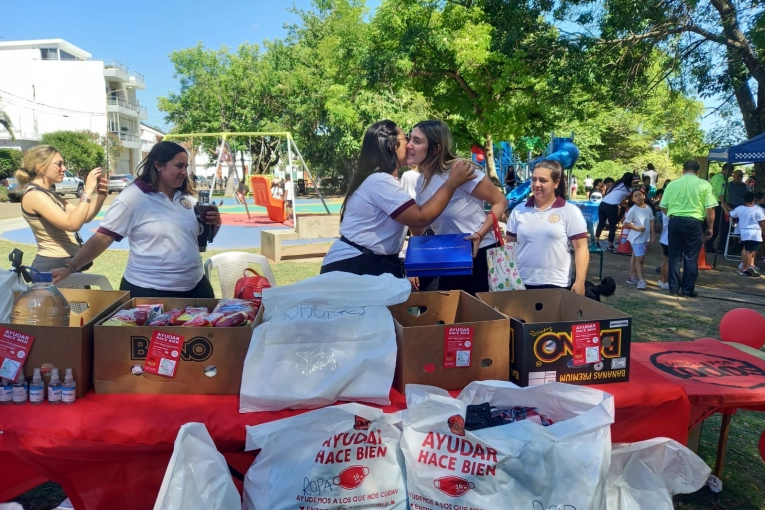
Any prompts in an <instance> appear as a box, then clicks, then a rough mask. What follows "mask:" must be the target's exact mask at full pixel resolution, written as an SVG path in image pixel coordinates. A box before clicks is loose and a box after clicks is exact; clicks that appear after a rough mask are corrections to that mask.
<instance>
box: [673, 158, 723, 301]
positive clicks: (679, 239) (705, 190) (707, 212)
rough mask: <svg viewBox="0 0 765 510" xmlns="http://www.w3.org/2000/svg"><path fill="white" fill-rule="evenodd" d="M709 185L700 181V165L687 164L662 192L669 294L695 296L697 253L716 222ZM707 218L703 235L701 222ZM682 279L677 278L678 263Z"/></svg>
mask: <svg viewBox="0 0 765 510" xmlns="http://www.w3.org/2000/svg"><path fill="white" fill-rule="evenodd" d="M716 205H717V200H716V199H715V196H714V192H713V191H712V185H711V184H710V183H709V182H707V181H705V180H703V179H700V178H699V162H698V161H695V160H689V161H686V162H685V164H684V165H683V176H682V177H680V178H679V179H675V180H674V181H672V182H671V183H670V184H669V185H668V186H667V188H666V190H665V191H664V196H663V197H662V199H661V205H660V207H661V210H662V212H664V214H666V215H667V216H668V217H669V224H668V228H669V231H668V233H669V235H668V241H669V275H668V276H669V293H670V294H680V295H683V296H688V297H696V296H697V295H698V293H697V292H696V290H695V287H696V280H697V279H698V277H699V253H700V252H701V245H702V243H703V242H704V240H705V239H709V238H710V237H712V225H714V221H715V210H714V208H715V206H716ZM704 219H706V221H707V229H706V232H704V231H703V230H702V223H703V221H704ZM681 259H683V277H682V280H681V279H680V260H681Z"/></svg>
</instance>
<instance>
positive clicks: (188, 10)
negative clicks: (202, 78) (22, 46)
mask: <svg viewBox="0 0 765 510" xmlns="http://www.w3.org/2000/svg"><path fill="white" fill-rule="evenodd" d="M367 4H368V5H370V6H372V8H374V6H376V5H378V4H379V0H368V1H367ZM0 5H1V6H2V7H1V9H2V11H1V12H2V16H0V40H5V41H11V40H20V39H53V38H61V39H65V40H67V41H69V42H70V43H72V44H74V45H75V46H78V47H80V48H82V49H83V50H85V51H87V52H89V53H90V54H92V55H93V58H94V59H114V60H118V61H120V62H122V63H123V64H125V65H127V66H128V67H130V68H131V69H134V70H136V71H138V72H140V73H142V74H143V75H144V76H145V77H146V90H143V91H138V99H139V101H140V102H141V104H143V105H144V106H146V107H147V109H148V115H149V118H148V120H147V122H148V123H149V124H153V125H157V126H160V127H163V128H165V127H167V126H166V124H165V120H164V114H163V113H162V112H160V111H159V110H158V109H157V100H156V98H157V97H160V96H165V95H167V93H168V92H170V91H174V90H176V89H177V83H176V80H175V79H174V78H173V66H172V65H171V63H170V60H169V58H168V56H169V55H170V53H171V52H173V51H174V50H179V49H183V48H189V47H192V46H195V45H196V44H197V43H198V42H200V41H201V42H202V43H203V44H204V45H205V46H206V47H208V48H215V49H217V48H219V47H220V46H222V45H226V46H228V47H229V48H236V47H237V46H238V45H240V44H241V43H243V42H250V43H261V42H262V41H263V40H264V39H276V38H281V37H284V36H285V35H286V31H285V30H284V25H285V24H289V23H295V22H297V21H298V17H297V16H296V15H294V14H292V13H291V12H289V11H288V10H287V9H288V8H289V7H290V6H292V5H294V6H296V7H297V8H299V9H309V8H310V6H311V2H310V0H294V2H293V1H281V0H271V1H266V0H218V1H217V2H209V1H201V0H185V1H183V2H180V1H177V0H169V1H166V2H157V1H156V0H155V1H149V0H132V1H131V2H127V3H119V2H114V1H112V2H109V1H106V2H104V1H96V0H75V1H70V2H62V1H60V0H37V1H35V2H34V3H33V4H26V3H25V2H20V1H11V0H8V1H3V0H0ZM705 106H707V107H713V106H716V103H715V102H714V101H705ZM708 111H709V110H708ZM714 120H715V119H714V118H707V119H705V120H704V121H703V122H702V127H703V128H705V129H709V128H710V127H711V125H712V123H713V122H714Z"/></svg>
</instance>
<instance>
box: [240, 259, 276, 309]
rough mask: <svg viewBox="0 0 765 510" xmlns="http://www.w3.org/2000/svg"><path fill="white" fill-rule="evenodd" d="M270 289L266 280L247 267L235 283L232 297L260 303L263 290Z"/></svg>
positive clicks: (269, 284)
mask: <svg viewBox="0 0 765 510" xmlns="http://www.w3.org/2000/svg"><path fill="white" fill-rule="evenodd" d="M248 272H249V273H252V275H249V274H248ZM270 287H271V283H270V282H269V281H268V278H266V277H265V276H262V275H260V274H258V272H257V271H255V270H254V269H251V268H249V267H248V268H246V269H245V270H244V272H243V276H242V277H241V278H239V279H238V280H237V281H236V285H235V286H234V297H235V298H237V299H249V300H253V301H257V302H260V300H261V298H262V292H263V289H267V288H270Z"/></svg>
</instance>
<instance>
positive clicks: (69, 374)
mask: <svg viewBox="0 0 765 510" xmlns="http://www.w3.org/2000/svg"><path fill="white" fill-rule="evenodd" d="M72 381H74V377H72V369H71V368H67V369H66V375H65V376H64V382H65V383H70V382H72Z"/></svg>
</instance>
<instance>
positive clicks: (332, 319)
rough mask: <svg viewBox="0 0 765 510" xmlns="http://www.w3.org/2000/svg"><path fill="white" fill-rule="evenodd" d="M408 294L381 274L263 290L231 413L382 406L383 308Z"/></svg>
mask: <svg viewBox="0 0 765 510" xmlns="http://www.w3.org/2000/svg"><path fill="white" fill-rule="evenodd" d="M410 291H411V286H410V285H409V282H408V281H407V280H405V279H403V278H402V279H399V278H395V277H394V276H392V275H389V274H385V275H381V276H358V275H354V274H350V273H342V272H333V273H327V274H323V275H319V276H316V277H314V278H309V279H307V280H303V281H301V282H298V283H295V284H293V285H287V286H284V287H273V288H270V289H264V290H263V306H264V321H265V322H264V323H263V324H261V325H260V326H258V327H257V328H255V330H254V331H253V333H252V339H251V341H250V347H249V350H248V351H247V357H246V358H245V360H244V373H243V376H242V386H241V398H240V400H239V411H240V412H243V413H246V412H253V411H278V410H280V409H287V408H289V409H312V408H317V407H322V406H326V405H329V404H332V403H334V402H337V401H339V400H344V401H363V402H370V403H373V404H381V405H387V404H389V403H390V401H389V395H390V387H391V384H392V382H393V372H394V370H395V368H396V332H395V329H394V327H393V317H392V316H391V314H390V312H389V311H388V309H387V308H386V307H387V306H388V305H394V304H398V303H401V302H403V301H406V300H407V298H408V297H409V293H410Z"/></svg>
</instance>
